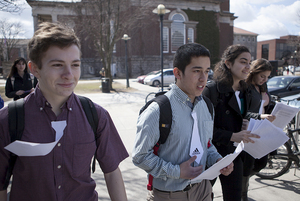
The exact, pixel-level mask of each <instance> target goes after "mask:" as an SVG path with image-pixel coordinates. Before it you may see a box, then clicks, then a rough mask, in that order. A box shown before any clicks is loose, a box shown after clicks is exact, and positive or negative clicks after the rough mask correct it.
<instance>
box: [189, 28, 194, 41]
mask: <svg viewBox="0 0 300 201" xmlns="http://www.w3.org/2000/svg"><path fill="white" fill-rule="evenodd" d="M193 42H194V29H193V28H189V29H188V43H193Z"/></svg>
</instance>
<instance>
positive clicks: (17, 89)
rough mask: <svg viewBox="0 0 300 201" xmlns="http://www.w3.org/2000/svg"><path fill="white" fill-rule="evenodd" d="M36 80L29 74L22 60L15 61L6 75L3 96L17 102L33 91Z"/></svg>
mask: <svg viewBox="0 0 300 201" xmlns="http://www.w3.org/2000/svg"><path fill="white" fill-rule="evenodd" d="M36 82H37V80H36V78H34V76H33V75H32V74H31V73H30V72H29V70H28V66H27V62H26V60H25V59H24V58H22V57H20V58H18V59H16V60H15V61H14V63H13V65H12V67H11V69H10V73H9V74H8V77H7V80H6V84H5V95H6V96H7V97H8V98H13V99H14V100H18V99H20V98H24V97H25V96H27V95H28V94H29V93H30V92H32V91H33V90H34V87H35V85H36Z"/></svg>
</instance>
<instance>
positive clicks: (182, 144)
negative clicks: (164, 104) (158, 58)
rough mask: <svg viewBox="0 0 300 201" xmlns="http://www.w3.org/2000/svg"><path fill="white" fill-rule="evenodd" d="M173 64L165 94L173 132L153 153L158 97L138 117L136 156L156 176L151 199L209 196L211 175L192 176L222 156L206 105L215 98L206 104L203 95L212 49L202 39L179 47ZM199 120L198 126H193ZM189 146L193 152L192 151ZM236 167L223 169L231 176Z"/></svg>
mask: <svg viewBox="0 0 300 201" xmlns="http://www.w3.org/2000/svg"><path fill="white" fill-rule="evenodd" d="M173 65H174V69H173V72H174V75H175V77H176V84H174V85H173V86H172V88H171V90H170V91H168V92H167V93H166V94H165V96H167V98H168V99H169V101H170V104H171V108H172V125H171V131H170V134H169V136H168V138H167V140H166V142H165V143H164V144H162V145H161V146H160V147H159V149H158V156H157V155H155V154H154V153H153V149H152V148H153V147H154V146H155V145H156V143H157V141H158V140H159V137H160V131H159V116H160V109H159V106H158V104H157V103H156V102H153V103H151V104H150V105H149V107H148V108H147V109H146V110H145V111H143V113H142V114H141V115H140V116H139V118H138V122H137V135H136V139H135V144H134V148H133V153H132V160H133V163H134V164H135V165H136V166H138V167H140V168H141V169H143V170H145V171H146V172H147V173H149V174H151V175H152V176H153V177H154V179H153V191H149V194H148V198H147V200H148V201H163V200H180V201H211V199H212V197H211V192H212V188H211V184H210V182H209V180H202V179H201V180H195V181H191V179H193V178H195V177H197V176H198V175H199V174H201V173H202V172H203V171H204V170H205V168H206V167H210V166H212V165H213V164H215V163H216V162H217V161H219V160H221V159H222V156H221V155H220V154H219V153H218V152H217V150H216V148H215V147H214V145H213V144H212V143H211V139H212V134H213V117H212V115H211V114H210V112H209V110H208V107H207V104H211V103H210V102H208V103H207V104H206V102H205V100H204V98H203V97H202V91H203V89H204V87H205V84H206V82H207V78H208V72H209V70H210V53H209V51H208V49H206V48H205V47H204V46H202V45H200V44H197V43H189V44H185V45H182V46H181V47H179V48H178V50H177V51H176V53H175V56H174V64H173ZM195 122H197V124H198V128H197V127H195V129H194V128H193V126H195V125H194V124H195ZM197 124H196V125H197ZM197 136H198V140H196V139H197ZM199 138H200V139H199ZM193 139H194V140H193ZM194 146H197V147H196V149H195V148H194ZM191 150H192V151H193V152H194V153H195V152H196V153H195V155H194V154H192V155H191ZM200 153H203V155H200ZM196 159H198V160H196ZM232 170H233V163H231V164H230V165H228V166H227V167H225V168H223V169H222V170H220V172H221V173H222V174H223V175H228V174H230V173H231V172H232Z"/></svg>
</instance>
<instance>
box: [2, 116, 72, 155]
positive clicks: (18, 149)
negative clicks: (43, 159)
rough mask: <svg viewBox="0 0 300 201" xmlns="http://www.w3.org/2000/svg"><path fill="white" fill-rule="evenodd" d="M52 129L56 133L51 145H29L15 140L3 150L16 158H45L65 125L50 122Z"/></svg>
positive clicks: (64, 122)
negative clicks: (16, 156)
mask: <svg viewBox="0 0 300 201" xmlns="http://www.w3.org/2000/svg"><path fill="white" fill-rule="evenodd" d="M51 124H52V128H53V129H54V130H55V131H56V136H55V141H54V142H51V143H31V142H23V141H19V140H16V141H14V142H13V143H10V144H9V145H7V146H6V147H4V148H5V149H7V150H8V151H10V152H12V153H14V154H16V155H18V156H45V155H47V154H49V153H50V152H51V151H52V149H53V148H54V146H55V145H56V144H57V142H58V141H59V140H60V138H61V137H62V136H63V131H64V129H65V127H66V125H67V122H66V121H53V122H51Z"/></svg>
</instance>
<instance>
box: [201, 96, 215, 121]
mask: <svg viewBox="0 0 300 201" xmlns="http://www.w3.org/2000/svg"><path fill="white" fill-rule="evenodd" d="M202 97H203V99H204V101H205V102H206V105H207V107H208V111H209V113H210V115H211V119H212V120H214V107H213V104H212V102H211V101H210V100H209V98H207V97H206V96H202Z"/></svg>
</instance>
